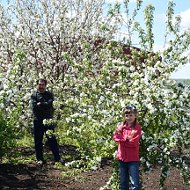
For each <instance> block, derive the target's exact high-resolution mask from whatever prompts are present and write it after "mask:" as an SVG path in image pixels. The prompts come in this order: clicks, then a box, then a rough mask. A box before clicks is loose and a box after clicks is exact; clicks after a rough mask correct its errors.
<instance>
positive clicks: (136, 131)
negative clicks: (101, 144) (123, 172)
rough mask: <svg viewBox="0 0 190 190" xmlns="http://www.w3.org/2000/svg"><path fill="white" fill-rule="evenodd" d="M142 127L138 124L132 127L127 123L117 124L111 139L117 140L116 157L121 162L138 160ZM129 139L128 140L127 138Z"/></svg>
mask: <svg viewBox="0 0 190 190" xmlns="http://www.w3.org/2000/svg"><path fill="white" fill-rule="evenodd" d="M141 133H142V129H141V126H140V124H138V123H137V124H136V126H135V127H134V128H132V127H129V126H128V125H127V124H121V125H119V126H118V128H117V129H116V131H115V132H114V134H113V140H114V141H116V142H118V150H117V159H118V160H121V161H123V162H132V161H139V160H140V159H139V140H140V138H141ZM128 139H129V140H128Z"/></svg>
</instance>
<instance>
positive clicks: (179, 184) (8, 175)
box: [0, 146, 190, 190]
mask: <svg viewBox="0 0 190 190" xmlns="http://www.w3.org/2000/svg"><path fill="white" fill-rule="evenodd" d="M20 152H21V153H22V154H21V155H23V157H24V156H29V155H31V154H34V151H33V150H28V149H27V148H24V149H20ZM61 152H62V154H63V153H64V154H74V155H75V156H74V157H77V152H74V149H72V147H69V146H66V147H62V149H61ZM67 158H68V156H67ZM70 159H71V158H70ZM67 161H69V159H66V158H65V162H67ZM63 174H64V170H63V169H62V168H59V167H55V165H54V163H53V162H52V161H51V160H47V163H46V164H44V165H43V166H39V165H37V164H36V163H35V162H34V161H31V162H29V163H28V162H27V163H25V164H11V163H6V164H0V190H43V189H46V190H99V189H100V187H102V186H104V185H105V184H106V182H107V181H108V179H109V177H110V176H111V174H112V161H111V160H107V161H105V162H104V163H103V164H102V167H101V168H100V169H98V170H95V171H88V172H82V173H80V174H78V175H75V176H72V177H63ZM159 175H160V167H156V168H154V169H153V170H152V171H151V172H150V173H149V174H143V177H142V181H143V184H144V189H145V190H159V189H160V187H159ZM165 189H166V190H190V187H188V186H186V185H184V184H183V180H182V177H181V176H180V171H179V170H178V169H176V168H172V169H171V170H170V175H169V177H168V178H167V180H166V183H165Z"/></svg>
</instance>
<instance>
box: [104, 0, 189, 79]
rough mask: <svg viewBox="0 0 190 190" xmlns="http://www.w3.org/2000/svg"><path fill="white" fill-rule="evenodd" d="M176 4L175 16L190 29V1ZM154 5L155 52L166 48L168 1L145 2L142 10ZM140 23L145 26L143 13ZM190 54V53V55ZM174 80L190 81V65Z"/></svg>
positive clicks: (177, 0) (133, 3) (173, 76)
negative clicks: (178, 16)
mask: <svg viewBox="0 0 190 190" xmlns="http://www.w3.org/2000/svg"><path fill="white" fill-rule="evenodd" d="M116 1H117V2H123V1H124V0H106V2H107V3H113V2H116ZM130 2H131V4H130V5H131V7H133V5H135V2H136V0H130ZM173 2H174V3H175V4H176V6H175V9H174V11H175V15H180V16H181V18H182V22H181V27H182V29H187V28H190V0H173ZM149 4H152V5H153V6H154V7H155V11H154V28H153V33H154V37H155V47H154V49H155V50H162V49H163V47H164V34H165V15H166V10H167V4H168V0H144V1H143V7H142V9H143V10H144V8H145V7H146V6H147V5H149ZM138 19H139V20H138V21H139V22H141V23H142V24H143V22H144V20H143V12H142V15H140V16H139V17H138ZM189 54H190V53H189ZM171 78H174V79H190V63H187V64H186V65H184V66H182V67H180V68H179V69H178V71H176V72H174V73H173V74H172V75H171Z"/></svg>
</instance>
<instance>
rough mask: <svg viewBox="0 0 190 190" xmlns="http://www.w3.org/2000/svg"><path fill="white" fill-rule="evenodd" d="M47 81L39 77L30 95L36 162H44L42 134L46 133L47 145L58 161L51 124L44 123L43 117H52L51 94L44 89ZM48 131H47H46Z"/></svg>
mask: <svg viewBox="0 0 190 190" xmlns="http://www.w3.org/2000/svg"><path fill="white" fill-rule="evenodd" d="M46 86H47V81H46V80H45V79H39V80H38V81H37V91H36V92H34V93H33V94H32V95H31V107H32V112H33V115H34V121H33V122H34V123H33V124H34V143H35V152H36V159H37V163H38V164H43V163H45V161H44V157H43V136H44V134H46V138H47V142H48V145H49V146H50V148H51V151H52V153H53V155H54V160H55V162H59V161H60V155H59V148H58V143H57V140H56V137H55V136H54V135H51V136H49V135H48V132H49V130H50V134H53V131H54V128H55V127H54V126H53V125H44V124H43V120H44V119H51V118H53V110H54V108H53V100H54V98H53V94H52V93H51V92H49V91H47V90H46ZM47 131H48V132H47Z"/></svg>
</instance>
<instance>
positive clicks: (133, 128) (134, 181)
mask: <svg viewBox="0 0 190 190" xmlns="http://www.w3.org/2000/svg"><path fill="white" fill-rule="evenodd" d="M123 113H124V117H125V120H124V122H123V123H122V124H120V125H118V127H117V129H116V131H115V132H114V135H113V140H114V141H116V142H117V143H118V151H117V159H118V161H119V177H120V190H129V187H130V186H131V190H140V186H139V161H140V160H139V140H140V138H141V126H140V125H139V123H137V119H136V117H137V109H136V108H135V106H133V105H129V106H126V107H125V108H124V110H123ZM129 182H130V185H129Z"/></svg>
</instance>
